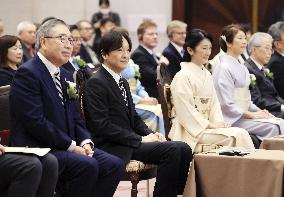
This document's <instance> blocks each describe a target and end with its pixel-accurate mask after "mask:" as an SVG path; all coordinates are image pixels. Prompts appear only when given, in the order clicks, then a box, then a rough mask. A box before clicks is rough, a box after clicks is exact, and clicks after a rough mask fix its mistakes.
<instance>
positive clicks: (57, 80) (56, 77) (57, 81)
mask: <svg viewBox="0 0 284 197" xmlns="http://www.w3.org/2000/svg"><path fill="white" fill-rule="evenodd" d="M54 83H55V87H56V89H57V92H58V96H59V98H60V100H61V103H62V105H64V102H63V101H64V99H63V93H62V86H61V83H60V73H59V71H58V72H56V73H54Z"/></svg>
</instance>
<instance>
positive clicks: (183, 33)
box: [173, 31, 186, 36]
mask: <svg viewBox="0 0 284 197" xmlns="http://www.w3.org/2000/svg"><path fill="white" fill-rule="evenodd" d="M173 33H174V34H177V35H179V36H181V35H186V32H185V31H184V32H176V31H175V32H173Z"/></svg>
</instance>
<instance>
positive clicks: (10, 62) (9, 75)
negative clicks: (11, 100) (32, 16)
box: [0, 35, 23, 86]
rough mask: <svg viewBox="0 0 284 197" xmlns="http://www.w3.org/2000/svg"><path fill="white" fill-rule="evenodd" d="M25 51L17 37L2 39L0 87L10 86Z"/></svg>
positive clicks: (0, 48) (0, 41) (8, 36)
mask: <svg viewBox="0 0 284 197" xmlns="http://www.w3.org/2000/svg"><path fill="white" fill-rule="evenodd" d="M22 57H23V49H22V45H21V42H20V39H19V38H18V37H16V36H11V35H5V36H2V37H0V86H5V85H10V84H11V83H12V80H13V77H14V75H15V73H16V70H17V69H18V65H19V64H20V63H21V61H22Z"/></svg>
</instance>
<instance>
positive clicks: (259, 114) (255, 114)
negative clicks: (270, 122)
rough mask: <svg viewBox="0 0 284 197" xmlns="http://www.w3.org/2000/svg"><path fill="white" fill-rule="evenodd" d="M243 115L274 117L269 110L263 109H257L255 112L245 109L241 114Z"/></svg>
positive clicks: (246, 116) (248, 116) (264, 117)
mask: <svg viewBox="0 0 284 197" xmlns="http://www.w3.org/2000/svg"><path fill="white" fill-rule="evenodd" d="M243 117H244V118H247V119H270V118H274V117H275V116H273V115H272V114H271V113H269V111H267V110H266V109H264V110H258V111H256V112H250V111H247V112H245V113H244V114H243Z"/></svg>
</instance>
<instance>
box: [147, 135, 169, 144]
mask: <svg viewBox="0 0 284 197" xmlns="http://www.w3.org/2000/svg"><path fill="white" fill-rule="evenodd" d="M164 141H166V138H165V137H164V136H163V135H161V134H160V133H150V134H149V135H146V136H143V137H142V142H145V143H147V142H164Z"/></svg>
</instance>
